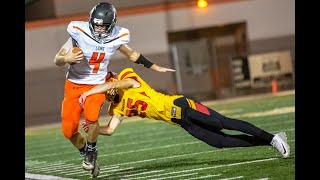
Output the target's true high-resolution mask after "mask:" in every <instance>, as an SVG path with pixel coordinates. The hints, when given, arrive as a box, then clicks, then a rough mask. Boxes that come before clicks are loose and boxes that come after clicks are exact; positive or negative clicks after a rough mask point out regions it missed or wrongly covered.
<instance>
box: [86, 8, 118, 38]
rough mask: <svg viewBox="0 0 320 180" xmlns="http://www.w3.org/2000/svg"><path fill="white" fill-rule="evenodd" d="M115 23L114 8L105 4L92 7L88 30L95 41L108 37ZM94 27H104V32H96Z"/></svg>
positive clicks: (115, 14)
mask: <svg viewBox="0 0 320 180" xmlns="http://www.w3.org/2000/svg"><path fill="white" fill-rule="evenodd" d="M116 21H117V10H116V8H115V7H114V6H113V5H112V4H110V3H107V2H101V3H99V4H97V5H96V6H94V7H93V8H92V10H91V11H90V17H89V28H90V30H91V34H92V36H93V37H94V38H95V39H96V40H97V41H101V40H102V39H104V38H106V37H108V36H109V35H110V34H111V32H112V30H113V28H114V26H115V25H116ZM94 25H99V26H106V31H105V32H96V31H95V30H94Z"/></svg>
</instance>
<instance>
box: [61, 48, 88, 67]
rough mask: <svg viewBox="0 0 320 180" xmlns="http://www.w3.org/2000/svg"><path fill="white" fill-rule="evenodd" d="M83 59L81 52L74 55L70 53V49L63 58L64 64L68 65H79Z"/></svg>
mask: <svg viewBox="0 0 320 180" xmlns="http://www.w3.org/2000/svg"><path fill="white" fill-rule="evenodd" d="M83 58H84V54H83V52H82V51H78V52H76V53H74V52H72V49H70V50H69V51H68V53H67V54H66V55H65V57H64V59H65V62H66V63H69V64H70V65H72V64H79V63H80V62H81V60H82V59H83Z"/></svg>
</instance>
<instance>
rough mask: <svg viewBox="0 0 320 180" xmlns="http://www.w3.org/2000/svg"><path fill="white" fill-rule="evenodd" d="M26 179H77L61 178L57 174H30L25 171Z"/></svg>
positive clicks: (70, 179)
mask: <svg viewBox="0 0 320 180" xmlns="http://www.w3.org/2000/svg"><path fill="white" fill-rule="evenodd" d="M25 178H26V180H77V179H72V178H62V177H58V176H48V175H40V174H30V173H25Z"/></svg>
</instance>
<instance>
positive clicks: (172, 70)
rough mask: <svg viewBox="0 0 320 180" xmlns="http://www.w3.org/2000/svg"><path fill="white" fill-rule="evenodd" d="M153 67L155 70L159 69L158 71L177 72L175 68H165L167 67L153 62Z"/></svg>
mask: <svg viewBox="0 0 320 180" xmlns="http://www.w3.org/2000/svg"><path fill="white" fill-rule="evenodd" d="M151 68H152V69H153V70H155V71H158V72H175V71H176V70H174V69H170V68H165V67H161V66H158V65H156V64H153V65H152V66H151Z"/></svg>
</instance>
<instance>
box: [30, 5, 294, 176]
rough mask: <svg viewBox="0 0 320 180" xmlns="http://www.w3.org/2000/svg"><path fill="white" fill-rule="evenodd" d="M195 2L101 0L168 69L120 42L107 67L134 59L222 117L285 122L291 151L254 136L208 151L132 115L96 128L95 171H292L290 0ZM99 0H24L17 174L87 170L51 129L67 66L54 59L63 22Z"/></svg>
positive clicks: (157, 84) (149, 74) (153, 78)
mask: <svg viewBox="0 0 320 180" xmlns="http://www.w3.org/2000/svg"><path fill="white" fill-rule="evenodd" d="M197 1H198V0H109V1H107V2H110V3H112V4H114V5H115V7H116V8H117V10H118V20H117V25H119V26H124V27H127V28H128V29H129V30H130V32H131V41H130V43H129V45H130V46H131V47H132V48H134V49H135V50H137V51H139V52H142V53H143V54H144V55H145V56H146V57H148V58H149V59H150V60H152V61H154V62H155V63H157V64H159V65H162V66H166V67H171V68H174V69H176V72H175V73H157V72H154V71H152V70H149V69H146V68H143V67H141V66H139V65H136V64H133V63H131V62H129V61H128V60H126V59H125V57H123V56H122V55H121V54H120V53H119V52H117V53H116V54H115V55H114V57H113V59H112V60H111V62H110V64H109V69H110V70H112V71H116V72H119V71H120V70H121V69H123V68H125V67H133V68H134V69H135V70H136V71H137V72H138V74H140V75H141V76H142V77H143V78H144V79H145V80H146V81H147V82H148V83H149V84H150V85H151V86H152V87H154V88H155V89H156V90H158V91H161V92H165V93H168V94H176V93H179V94H185V95H191V96H194V97H197V98H198V99H199V100H201V101H203V102H204V103H205V104H207V105H208V106H210V107H212V108H214V109H216V110H218V111H219V112H221V113H223V114H225V115H227V116H231V117H235V118H242V119H246V120H248V121H249V122H252V123H253V124H255V125H257V126H260V127H262V128H264V129H266V130H268V131H270V132H274V133H276V132H279V131H285V132H287V134H288V142H289V144H290V146H291V151H292V153H291V158H289V159H286V160H283V159H282V158H281V157H280V156H279V155H278V154H277V153H276V151H274V150H270V149H271V148H265V147H253V148H247V149H246V150H243V149H242V148H239V149H238V148H236V149H228V150H225V149H222V150H219V149H216V148H211V147H210V146H208V145H206V144H204V143H202V142H200V141H198V140H196V139H194V138H192V137H191V136H188V135H186V134H185V132H183V130H182V129H180V128H176V127H175V126H171V125H169V124H166V123H156V122H155V121H152V122H154V123H152V122H151V121H148V120H141V121H140V120H139V121H135V120H132V121H128V123H127V122H125V123H123V125H121V126H120V127H119V130H118V131H119V132H116V133H115V134H114V135H113V136H112V137H108V138H100V139H99V144H100V145H99V148H100V154H101V155H100V159H99V162H100V164H101V166H102V171H101V175H100V177H99V178H98V179H261V180H262V179H281V180H283V179H290V180H291V179H294V178H295V177H294V174H295V162H294V160H295V152H294V151H295V133H294V132H295V125H294V123H295V108H294V107H295V0H281V1H279V0H206V2H207V3H208V6H207V7H205V8H199V7H197ZM98 2H100V1H98V0H68V1H66V0H25V127H26V133H25V147H26V151H25V173H26V179H28V178H29V179H57V177H60V179H63V178H76V179H90V178H89V175H88V173H87V172H84V171H83V170H82V169H81V166H80V164H81V159H80V158H79V156H78V154H77V153H78V152H76V150H75V149H74V147H73V146H72V145H71V144H70V143H69V142H68V141H66V140H65V138H64V137H63V135H62V133H61V130H60V121H61V118H60V113H61V102H62V99H63V88H64V82H65V74H66V69H67V66H66V67H57V66H56V65H55V64H54V62H53V58H54V56H55V54H56V52H57V51H58V50H59V49H60V47H61V46H62V45H63V43H64V42H65V41H66V40H67V38H68V35H67V32H66V26H67V25H68V23H69V22H70V21H71V20H85V21H86V20H87V19H88V15H89V11H90V10H91V8H92V7H93V6H94V5H96V4H97V3H98ZM107 105H108V104H106V105H105V106H104V107H103V110H102V113H101V120H102V122H101V123H104V122H105V118H107V114H106V113H107ZM42 126H44V127H45V129H43V128H39V127H42ZM145 127H147V128H145ZM155 139H156V140H155ZM111 145H112V146H111ZM42 175H47V176H42Z"/></svg>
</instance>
